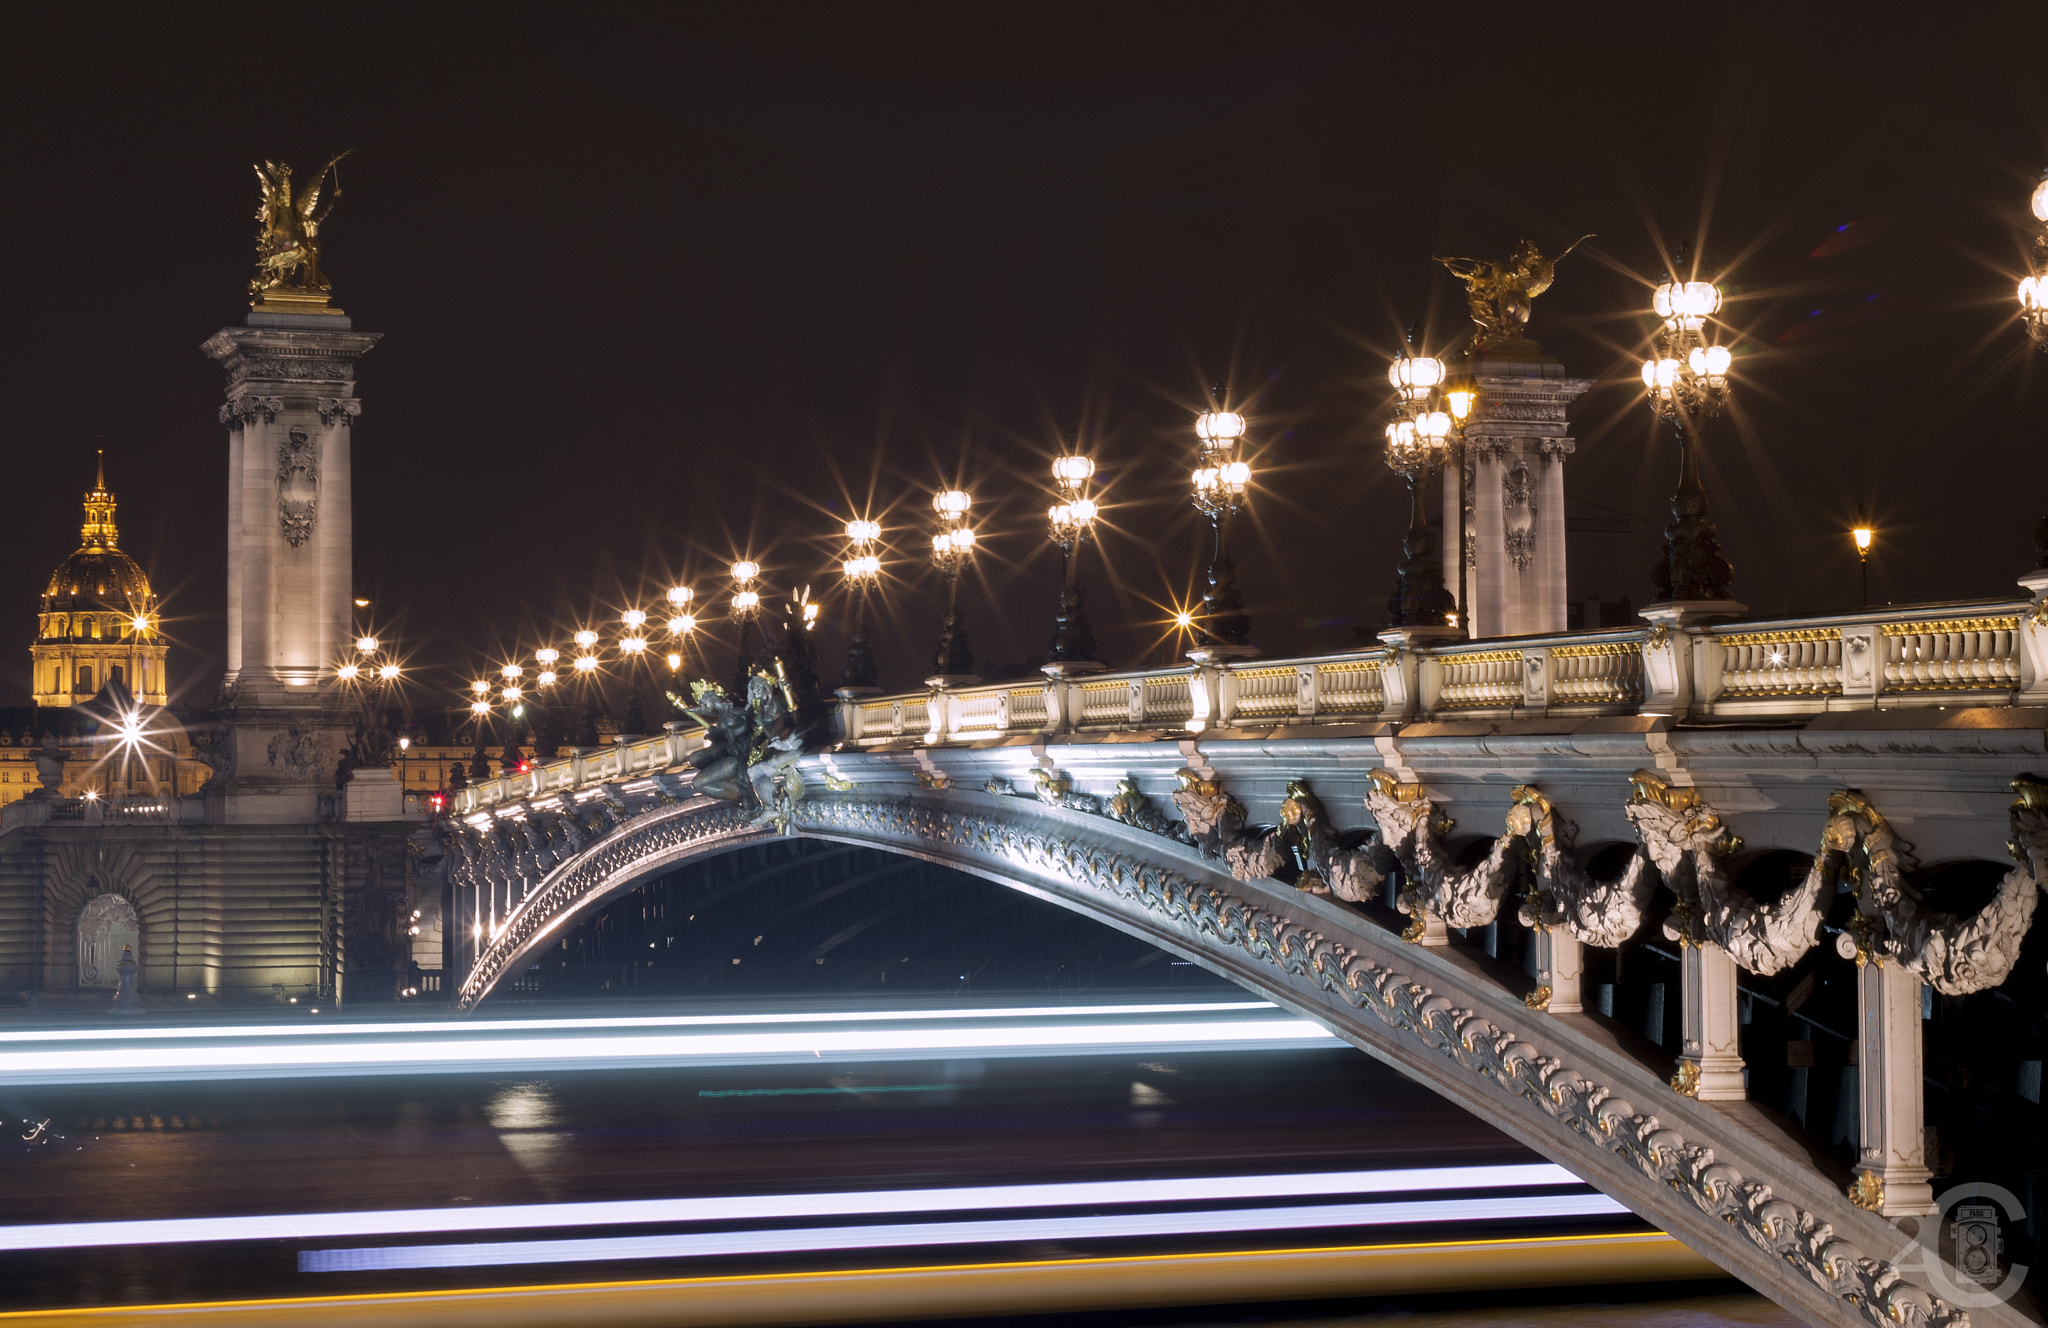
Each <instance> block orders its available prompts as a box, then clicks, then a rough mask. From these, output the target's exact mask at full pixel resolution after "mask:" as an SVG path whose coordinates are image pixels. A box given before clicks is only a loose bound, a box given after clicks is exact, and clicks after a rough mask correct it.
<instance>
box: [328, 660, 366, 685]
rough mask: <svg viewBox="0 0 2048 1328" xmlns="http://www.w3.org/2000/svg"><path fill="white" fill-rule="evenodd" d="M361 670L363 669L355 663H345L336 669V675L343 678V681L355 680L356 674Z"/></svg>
mask: <svg viewBox="0 0 2048 1328" xmlns="http://www.w3.org/2000/svg"><path fill="white" fill-rule="evenodd" d="M361 672H362V670H361V669H359V668H357V667H356V666H355V665H353V664H344V665H342V666H341V667H340V668H338V669H336V670H335V671H334V676H335V677H337V678H339V679H341V680H342V681H343V682H354V681H355V678H356V675H357V674H359V673H361Z"/></svg>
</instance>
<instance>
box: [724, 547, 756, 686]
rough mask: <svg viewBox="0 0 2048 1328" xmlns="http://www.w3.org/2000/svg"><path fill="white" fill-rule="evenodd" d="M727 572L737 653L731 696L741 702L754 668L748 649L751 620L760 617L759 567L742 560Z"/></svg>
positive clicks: (751, 562)
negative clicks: (737, 630)
mask: <svg viewBox="0 0 2048 1328" xmlns="http://www.w3.org/2000/svg"><path fill="white" fill-rule="evenodd" d="M728 570H729V571H730V572H731V574H732V616H733V618H734V619H735V620H736V621H737V622H738V623H739V625H740V653H739V658H738V659H737V660H736V661H734V663H733V671H732V695H733V697H734V698H735V699H736V700H739V701H742V702H744V701H745V699H746V695H747V675H748V674H749V673H751V672H753V668H754V654H753V651H751V650H750V649H749V648H748V647H749V643H750V642H751V641H752V640H753V638H754V620H755V619H757V618H759V617H760V616H761V591H760V589H759V581H760V577H761V564H759V563H757V562H755V561H754V560H753V559H751V558H742V559H740V560H739V561H737V562H735V563H734V564H733V565H732V567H731V568H729V569H728Z"/></svg>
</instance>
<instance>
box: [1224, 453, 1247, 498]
mask: <svg viewBox="0 0 2048 1328" xmlns="http://www.w3.org/2000/svg"><path fill="white" fill-rule="evenodd" d="M1218 469H1219V471H1220V475H1221V478H1222V480H1223V484H1224V487H1226V488H1228V489H1229V490H1230V491H1231V492H1232V493H1243V492H1244V490H1245V486H1246V485H1248V484H1250V483H1251V482H1252V468H1251V467H1250V466H1248V465H1246V464H1245V463H1244V462H1242V461H1232V462H1229V463H1228V464H1226V465H1224V466H1221V467H1219V468H1218Z"/></svg>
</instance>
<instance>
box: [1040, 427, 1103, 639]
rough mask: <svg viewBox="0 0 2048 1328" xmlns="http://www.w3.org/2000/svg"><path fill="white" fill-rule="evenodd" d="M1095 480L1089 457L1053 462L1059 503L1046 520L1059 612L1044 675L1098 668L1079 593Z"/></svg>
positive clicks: (1092, 527)
mask: <svg viewBox="0 0 2048 1328" xmlns="http://www.w3.org/2000/svg"><path fill="white" fill-rule="evenodd" d="M1094 478H1095V462H1094V461H1093V460H1092V459H1090V458H1088V457H1085V456H1063V457H1058V458H1056V459H1055V460H1054V461H1053V463H1052V480H1053V488H1054V491H1055V492H1056V493H1057V494H1058V496H1059V500H1060V501H1059V502H1057V503H1055V504H1053V505H1052V507H1050V508H1048V509H1047V511H1046V520H1047V522H1048V524H1049V526H1050V528H1051V532H1052V542H1053V543H1054V544H1057V545H1059V549H1060V559H1061V565H1062V572H1061V577H1060V612H1059V617H1058V619H1057V620H1056V621H1057V622H1058V626H1057V627H1056V628H1055V629H1054V631H1053V636H1052V664H1051V665H1050V666H1049V667H1048V670H1047V671H1048V672H1051V673H1055V674H1063V673H1093V672H1095V671H1097V670H1099V669H1101V667H1102V665H1101V664H1099V663H1097V662H1096V659H1095V629H1094V628H1093V627H1092V626H1091V625H1090V624H1089V622H1088V605H1087V601H1086V599H1085V598H1084V597H1083V595H1082V593H1081V548H1082V546H1083V545H1085V544H1087V542H1088V538H1089V536H1091V535H1092V534H1094V533H1095V515H1096V507H1095V500H1094V499H1093V498H1090V497H1089V496H1088V482H1089V481H1090V480H1092V479H1094Z"/></svg>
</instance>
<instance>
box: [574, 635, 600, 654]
mask: <svg viewBox="0 0 2048 1328" xmlns="http://www.w3.org/2000/svg"><path fill="white" fill-rule="evenodd" d="M576 644H577V645H579V646H582V647H583V648H584V649H585V650H588V649H590V648H591V647H592V646H594V645H596V644H597V633H596V632H591V631H582V632H578V633H576Z"/></svg>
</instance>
